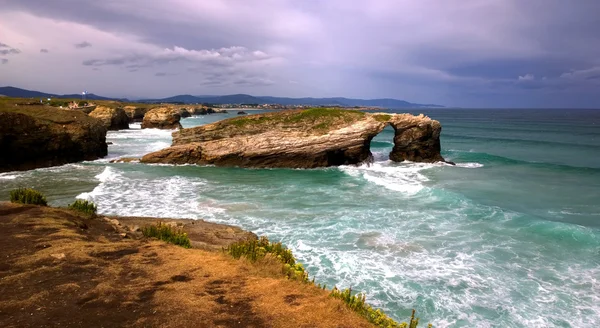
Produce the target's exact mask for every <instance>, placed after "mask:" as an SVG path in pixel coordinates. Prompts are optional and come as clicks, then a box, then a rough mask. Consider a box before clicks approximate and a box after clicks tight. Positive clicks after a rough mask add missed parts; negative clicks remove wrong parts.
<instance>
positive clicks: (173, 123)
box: [142, 107, 181, 130]
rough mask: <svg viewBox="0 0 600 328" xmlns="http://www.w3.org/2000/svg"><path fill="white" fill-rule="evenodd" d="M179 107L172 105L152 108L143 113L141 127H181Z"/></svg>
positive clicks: (169, 128) (170, 128)
mask: <svg viewBox="0 0 600 328" xmlns="http://www.w3.org/2000/svg"><path fill="white" fill-rule="evenodd" d="M180 120H181V115H180V114H179V109H175V108H172V107H158V108H153V109H151V110H150V111H148V112H147V113H146V115H144V120H143V121H142V129H167V130H172V129H181V123H179V121H180Z"/></svg>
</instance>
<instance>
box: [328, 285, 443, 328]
mask: <svg viewBox="0 0 600 328" xmlns="http://www.w3.org/2000/svg"><path fill="white" fill-rule="evenodd" d="M329 296H331V297H333V298H337V299H340V300H342V301H343V302H344V303H346V305H347V306H348V307H349V308H350V309H351V310H352V311H354V312H356V313H358V314H359V315H360V316H362V317H364V318H366V319H367V320H368V321H369V322H370V323H372V324H374V325H375V326H377V327H384V328H417V326H418V325H419V318H415V310H413V311H412V315H411V316H410V322H409V323H406V322H402V323H398V322H396V321H394V320H393V319H392V318H390V317H388V316H387V315H386V314H385V313H384V312H383V311H381V310H380V309H373V308H372V307H371V306H370V305H369V304H367V303H366V302H365V299H366V296H365V294H360V293H359V294H356V295H352V289H350V288H348V289H345V290H339V289H337V288H336V287H333V289H332V290H331V294H329ZM428 327H429V328H431V327H432V325H431V324H429V326H428Z"/></svg>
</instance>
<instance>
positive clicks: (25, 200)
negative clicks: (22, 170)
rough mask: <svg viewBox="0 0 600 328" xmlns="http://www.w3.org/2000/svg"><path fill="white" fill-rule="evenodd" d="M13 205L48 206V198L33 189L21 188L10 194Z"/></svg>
mask: <svg viewBox="0 0 600 328" xmlns="http://www.w3.org/2000/svg"><path fill="white" fill-rule="evenodd" d="M10 201H11V202H12V203H20V204H33V205H42V206H48V202H47V201H46V197H45V196H44V195H43V194H42V193H41V192H39V191H37V190H35V189H31V188H19V189H15V190H12V191H11V192H10Z"/></svg>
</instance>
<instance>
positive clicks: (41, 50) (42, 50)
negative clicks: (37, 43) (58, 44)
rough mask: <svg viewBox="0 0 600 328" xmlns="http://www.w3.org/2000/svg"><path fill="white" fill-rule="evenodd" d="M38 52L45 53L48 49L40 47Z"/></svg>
mask: <svg viewBox="0 0 600 328" xmlns="http://www.w3.org/2000/svg"><path fill="white" fill-rule="evenodd" d="M40 52H41V53H43V54H47V53H49V52H50V51H49V50H48V49H45V48H42V49H40Z"/></svg>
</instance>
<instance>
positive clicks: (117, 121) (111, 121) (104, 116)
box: [89, 106, 129, 130]
mask: <svg viewBox="0 0 600 328" xmlns="http://www.w3.org/2000/svg"><path fill="white" fill-rule="evenodd" d="M89 115H90V116H91V117H94V118H97V119H99V120H100V121H101V122H102V124H104V126H105V127H106V128H107V129H108V130H124V129H129V116H127V113H125V110H124V109H123V108H110V107H105V106H98V107H97V108H96V109H94V111H93V112H91V113H90V114H89Z"/></svg>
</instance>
